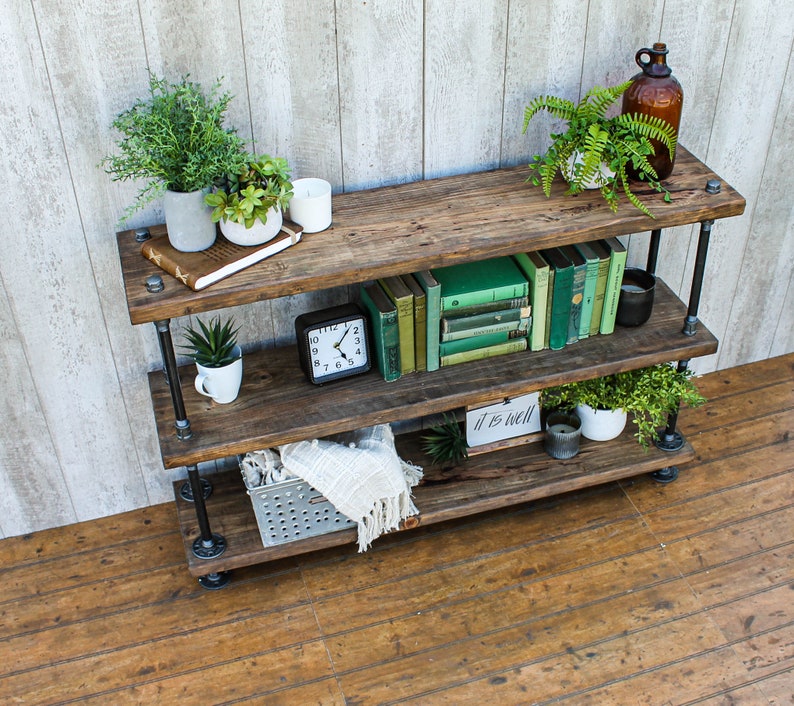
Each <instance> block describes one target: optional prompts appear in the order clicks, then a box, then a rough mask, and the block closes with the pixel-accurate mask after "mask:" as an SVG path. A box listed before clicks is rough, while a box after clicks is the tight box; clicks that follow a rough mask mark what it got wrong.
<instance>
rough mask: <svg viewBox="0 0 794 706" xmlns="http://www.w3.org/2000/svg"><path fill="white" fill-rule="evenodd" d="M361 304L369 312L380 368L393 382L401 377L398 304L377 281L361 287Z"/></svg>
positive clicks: (386, 378) (388, 379)
mask: <svg viewBox="0 0 794 706" xmlns="http://www.w3.org/2000/svg"><path fill="white" fill-rule="evenodd" d="M361 304H362V305H363V306H364V308H365V309H366V310H367V313H368V314H369V320H370V324H371V328H372V339H373V340H372V342H373V348H374V349H375V360H376V362H377V364H378V370H380V374H381V375H383V379H384V380H386V382H392V381H393V380H396V379H397V378H399V377H400V333H399V331H398V329H397V306H396V305H395V304H394V302H393V301H392V300H391V299H389V297H387V296H386V292H384V291H383V288H382V287H381V286H380V285H379V284H378V283H377V282H374V283H372V284H369V285H365V286H362V287H361Z"/></svg>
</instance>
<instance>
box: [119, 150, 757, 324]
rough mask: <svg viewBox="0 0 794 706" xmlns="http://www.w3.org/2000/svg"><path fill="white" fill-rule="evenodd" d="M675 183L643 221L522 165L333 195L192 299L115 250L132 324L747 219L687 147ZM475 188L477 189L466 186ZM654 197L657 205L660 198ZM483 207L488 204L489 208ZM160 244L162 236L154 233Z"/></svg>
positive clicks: (135, 255) (122, 241)
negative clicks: (544, 180) (284, 239)
mask: <svg viewBox="0 0 794 706" xmlns="http://www.w3.org/2000/svg"><path fill="white" fill-rule="evenodd" d="M676 165H677V169H676V173H675V174H674V175H673V176H671V177H670V182H669V184H668V186H669V189H670V192H671V193H672V194H673V199H672V202H671V203H665V202H664V201H663V200H662V198H661V195H660V194H656V195H653V194H652V193H649V194H646V191H648V190H647V189H642V188H641V189H639V190H638V191H637V193H638V195H640V196H642V197H645V196H648V199H649V203H650V204H651V208H652V210H653V209H655V211H656V215H657V219H656V220H655V221H654V220H651V219H649V218H648V217H647V216H645V215H643V214H642V213H640V212H639V211H636V210H635V211H634V212H632V211H628V210H627V211H626V212H621V214H620V215H617V214H613V213H612V212H611V211H610V210H609V209H608V208H607V207H606V206H605V205H604V204H603V203H599V202H598V200H599V199H601V195H600V194H599V193H597V194H596V195H593V194H590V193H585V194H580V195H579V196H577V197H576V199H570V198H567V199H563V198H562V192H563V191H564V188H565V187H564V185H563V184H562V183H559V184H555V187H554V190H553V194H552V200H551V201H550V200H548V199H546V197H545V196H544V195H543V193H542V191H540V190H539V189H534V188H532V187H530V186H529V185H527V184H526V183H525V180H526V177H527V171H528V170H527V168H526V167H513V168H508V169H500V170H494V171H488V172H480V173H477V174H464V175H458V176H450V177H444V178H440V179H430V180H426V181H419V182H412V183H408V184H399V185H394V186H388V187H383V188H379V189H375V190H364V191H357V192H352V193H346V194H340V195H338V196H336V197H334V222H333V225H332V227H331V228H330V229H328V230H326V231H323V232H322V233H313V234H306V235H304V237H303V240H302V241H301V243H299V244H298V245H297V246H295V247H292V248H289V249H287V250H285V251H284V252H283V253H279V254H278V255H276V256H274V257H272V258H269V259H267V260H264V261H263V262H261V263H258V264H257V265H254V266H253V267H249V268H248V269H246V270H243V271H242V272H239V273H237V274H235V275H234V277H230V278H228V279H225V280H222V281H220V282H217V283H216V284H214V285H212V286H211V287H208V288H207V289H204V290H202V291H201V292H193V291H192V290H191V289H189V288H188V287H185V286H184V285H183V284H181V283H179V282H178V281H177V280H175V279H173V278H171V277H167V276H166V278H165V284H166V286H165V289H164V290H163V291H162V292H160V293H157V294H151V293H148V292H147V291H146V288H145V286H144V283H145V281H146V277H147V276H149V275H152V274H160V273H161V272H162V271H161V270H160V269H159V268H158V267H157V266H156V265H155V264H154V263H151V262H149V261H148V260H146V259H145V258H144V257H142V256H141V254H140V245H139V244H137V243H135V239H134V235H133V233H132V231H122V232H120V233H119V234H118V237H117V242H118V246H119V252H120V256H121V261H122V271H123V273H124V281H125V291H126V294H127V303H128V306H129V310H130V320H131V321H132V323H134V324H138V323H144V322H147V321H155V320H158V319H167V318H173V317H175V316H183V315H186V314H190V313H198V312H201V311H206V310H210V309H217V308H222V307H227V306H238V305H240V304H246V303H250V302H252V301H258V300H261V299H273V298H276V297H281V296H286V295H289V294H296V293H298V292H305V291H312V290H317V289H325V288H328V287H332V286H339V285H343V284H355V283H358V282H363V281H366V280H369V279H374V278H377V277H385V276H388V275H399V274H404V273H405V272H413V271H415V270H419V269H425V268H427V267H438V266H440V265H446V264H453V263H455V262H470V261H472V260H478V259H483V258H485V257H496V256H499V255H510V254H513V253H516V252H520V251H522V250H535V249H538V248H542V247H548V246H551V245H564V244H566V243H572V242H576V241H579V240H594V239H597V238H603V237H607V236H612V235H622V234H628V233H632V232H640V231H646V230H650V229H652V228H656V227H662V228H663V227H669V226H673V225H679V224H682V223H691V222H692V221H700V220H704V219H713V218H725V217H728V216H734V215H738V214H740V213H742V212H743V211H744V206H745V203H744V198H743V197H742V196H741V195H740V194H739V193H737V192H736V191H735V190H734V189H733V188H732V187H730V186H729V185H728V184H726V183H724V182H721V183H722V190H721V192H720V193H719V194H708V193H706V191H705V184H706V182H707V181H708V180H709V179H712V178H718V177H717V175H716V174H715V173H714V172H712V171H711V170H709V169H708V167H706V166H705V165H704V164H703V163H701V162H699V161H698V160H697V159H695V158H694V157H693V156H692V155H691V154H689V153H688V152H687V151H686V150H685V149H684V148H680V151H679V155H678V157H677V160H676ZM472 183H475V184H476V188H475V189H473V188H471V186H472ZM657 197H658V198H657ZM483 202H488V203H491V204H492V207H491V208H489V209H482V208H481V207H480V206H481V204H482V203H483ZM150 230H151V232H152V235H159V234H162V233H163V232H165V231H164V226H153V227H151V228H150Z"/></svg>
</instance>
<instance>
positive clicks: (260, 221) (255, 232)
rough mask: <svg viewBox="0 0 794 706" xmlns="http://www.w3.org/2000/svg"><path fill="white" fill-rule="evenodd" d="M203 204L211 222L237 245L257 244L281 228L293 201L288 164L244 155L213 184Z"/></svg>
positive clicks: (268, 238) (277, 159)
mask: <svg viewBox="0 0 794 706" xmlns="http://www.w3.org/2000/svg"><path fill="white" fill-rule="evenodd" d="M216 187H217V188H216V189H215V191H214V192H213V193H211V194H207V196H206V197H205V202H206V203H207V204H208V205H209V206H212V208H213V211H212V220H213V222H215V223H218V222H220V227H221V232H222V233H223V234H224V236H226V238H227V239H228V240H230V241H231V242H233V243H236V244H237V245H259V244H261V243H266V242H267V241H268V240H271V239H272V238H274V237H275V236H276V234H277V233H278V232H279V230H280V229H281V223H282V220H283V211H284V209H285V208H286V207H287V205H288V204H289V202H290V199H291V198H292V182H291V181H290V170H289V164H288V163H287V160H286V159H283V158H281V157H271V156H270V155H262V156H257V155H253V154H250V155H246V158H245V162H243V163H242V164H241V165H239V167H238V168H237V169H235V170H232V171H231V172H230V173H228V174H227V175H226V176H225V177H223V178H222V179H220V180H219V181H218V182H217V183H216Z"/></svg>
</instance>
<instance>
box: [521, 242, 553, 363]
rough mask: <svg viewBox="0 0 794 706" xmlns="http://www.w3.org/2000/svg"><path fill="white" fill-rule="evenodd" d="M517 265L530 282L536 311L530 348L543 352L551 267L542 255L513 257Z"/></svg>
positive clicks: (532, 303)
mask: <svg viewBox="0 0 794 706" xmlns="http://www.w3.org/2000/svg"><path fill="white" fill-rule="evenodd" d="M513 257H514V258H515V261H516V264H517V265H518V266H519V267H520V268H521V270H522V271H523V272H524V275H525V276H526V278H527V279H528V280H529V301H530V303H531V305H532V309H533V310H534V312H535V313H534V316H533V317H532V326H531V327H530V331H529V348H530V350H533V351H542V350H543V348H544V340H545V337H546V302H547V301H548V296H549V266H548V264H546V263H545V262H538V260H539V259H540V260H542V256H541V255H540V253H531V254H529V253H518V254H517V255H514V256H513Z"/></svg>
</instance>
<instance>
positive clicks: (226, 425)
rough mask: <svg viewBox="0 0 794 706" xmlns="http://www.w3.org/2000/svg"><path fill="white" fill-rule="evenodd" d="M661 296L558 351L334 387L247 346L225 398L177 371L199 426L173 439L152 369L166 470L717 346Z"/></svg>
mask: <svg viewBox="0 0 794 706" xmlns="http://www.w3.org/2000/svg"><path fill="white" fill-rule="evenodd" d="M657 295H658V296H657V299H658V301H657V303H656V305H655V306H654V312H653V316H652V317H651V320H650V321H649V322H648V323H647V324H645V326H643V327H641V328H642V331H640V332H638V331H637V330H636V329H620V330H619V331H616V332H615V333H613V334H611V335H609V336H593V337H592V338H588V339H587V340H584V341H580V342H579V343H577V344H576V345H575V346H567V347H566V348H564V349H563V350H561V351H538V352H536V353H531V354H528V353H516V354H511V355H505V356H499V357H498V358H490V359H488V360H484V361H473V362H471V363H466V364H463V365H455V366H451V367H449V368H442V369H440V370H437V371H434V372H432V373H417V374H414V375H407V376H404V377H402V378H400V379H399V380H396V381H394V382H390V383H386V382H384V381H383V379H382V377H381V376H380V375H379V374H378V373H377V371H374V370H373V371H370V372H369V373H367V374H365V375H363V376H357V377H355V378H351V379H346V380H339V381H336V382H334V383H333V384H332V385H322V386H314V385H311V384H309V383H307V381H306V378H305V377H304V375H303V373H302V372H301V370H300V367H299V366H298V356H297V351H296V349H295V347H294V346H293V347H287V348H280V349H276V350H268V351H258V352H254V353H249V354H247V355H246V356H245V359H244V363H243V366H244V373H243V384H242V387H241V390H240V395H239V396H238V398H237V400H235V402H233V403H231V404H227V405H223V406H219V405H217V404H215V403H214V402H212V400H211V399H209V398H207V397H205V396H203V395H200V394H198V393H197V392H196V391H195V390H194V389H193V388H192V387H191V386H190V385H189V384H186V383H187V381H188V380H190V379H192V378H193V377H194V375H195V368H194V367H190V366H187V367H184V368H182V369H181V370H180V376H181V378H182V380H183V385H182V388H183V394H184V400H185V409H186V413H187V416H188V419H190V422H191V429H192V431H193V438H191V439H190V440H188V441H180V440H179V439H177V437H176V434H175V433H174V422H173V419H174V414H173V405H172V401H171V392H170V389H169V388H168V385H167V384H166V382H165V379H164V377H163V375H162V374H160V373H159V372H153V373H151V374H150V375H149V384H150V388H151V392H152V400H153V405H154V409H155V419H156V422H157V429H158V436H159V440H160V448H161V451H162V455H163V462H164V464H165V466H166V467H167V468H175V467H179V466H184V465H191V464H196V463H199V462H201V461H206V460H208V459H212V458H223V457H225V456H232V455H234V454H240V453H245V452H247V451H252V450H254V449H262V448H267V447H268V446H274V445H277V444H284V443H289V442H293V441H301V440H303V439H311V438H316V437H319V436H326V435H329V434H334V433H338V432H342V431H350V430H352V429H359V428H362V427H366V426H370V425H372V424H382V423H385V422H394V421H398V420H400V419H410V418H416V417H420V416H423V415H427V414H433V413H437V412H444V411H447V410H449V409H453V408H455V407H461V406H463V405H465V404H476V403H480V402H483V403H485V402H493V401H494V400H500V399H502V398H504V397H513V396H516V395H519V394H523V393H525V392H529V391H532V390H538V389H541V388H543V387H547V386H549V385H554V384H558V383H560V382H563V381H569V380H573V379H583V378H586V377H595V376H597V375H603V374H607V373H609V372H615V371H618V370H627V369H629V368H631V367H640V366H642V365H649V364H653V363H658V362H663V361H666V360H670V359H671V358H687V357H690V356H693V355H702V354H703V353H706V352H708V351H711V350H714V349H716V346H717V342H716V340H715V339H714V338H712V337H711V335H710V334H709V332H708V331H707V330H705V329H701V330H700V331H699V332H698V334H697V335H695V336H686V335H684V334H683V333H681V326H682V323H681V322H682V321H683V318H684V311H685V310H684V308H683V306H682V305H681V303H680V302H678V301H677V300H676V299H675V298H674V297H672V294H671V293H670V291H669V290H668V289H666V288H665V287H664V286H663V285H662V286H661V288H660V291H658V292H657ZM563 371H566V372H563Z"/></svg>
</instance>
